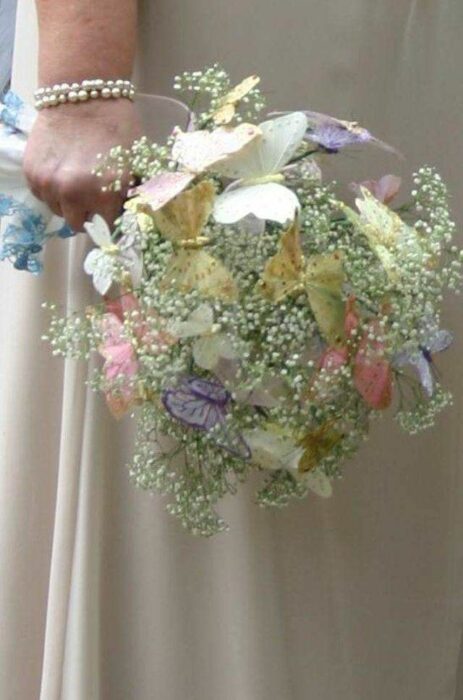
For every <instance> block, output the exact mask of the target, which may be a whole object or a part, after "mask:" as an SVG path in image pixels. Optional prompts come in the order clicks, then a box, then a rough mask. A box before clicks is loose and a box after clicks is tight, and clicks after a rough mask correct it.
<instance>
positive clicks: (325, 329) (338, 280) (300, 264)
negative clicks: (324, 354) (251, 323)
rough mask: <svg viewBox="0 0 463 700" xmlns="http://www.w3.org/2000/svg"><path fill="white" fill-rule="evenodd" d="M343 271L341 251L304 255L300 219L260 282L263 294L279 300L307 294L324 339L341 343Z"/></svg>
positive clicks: (266, 267)
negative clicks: (308, 256)
mask: <svg viewBox="0 0 463 700" xmlns="http://www.w3.org/2000/svg"><path fill="white" fill-rule="evenodd" d="M343 282H344V271H343V266H342V257H341V255H340V253H338V252H334V253H326V254H323V255H312V256H311V257H310V258H308V259H307V260H306V259H305V257H304V254H303V252H302V247H301V241H300V230H299V222H298V221H297V220H295V221H293V223H292V224H291V226H290V227H289V228H288V229H286V231H284V232H283V234H282V236H281V239H280V244H279V248H278V251H277V253H276V254H275V255H274V256H273V257H272V258H270V259H269V260H268V261H267V263H266V265H265V267H264V271H263V273H262V277H261V280H260V282H259V284H258V289H259V291H260V293H261V294H262V295H263V296H264V297H265V298H267V299H269V300H270V301H273V302H276V303H278V302H279V301H282V300H283V299H285V298H286V297H288V296H290V295H291V294H295V293H301V292H304V293H305V294H306V295H307V298H308V301H309V304H310V307H311V309H312V312H313V315H314V316H315V320H316V321H317V324H318V327H319V329H320V332H321V334H322V336H323V337H324V339H325V340H326V341H327V342H328V343H330V344H333V345H334V344H336V343H339V341H340V340H341V339H342V338H343V335H344V301H343V299H342V286H343Z"/></svg>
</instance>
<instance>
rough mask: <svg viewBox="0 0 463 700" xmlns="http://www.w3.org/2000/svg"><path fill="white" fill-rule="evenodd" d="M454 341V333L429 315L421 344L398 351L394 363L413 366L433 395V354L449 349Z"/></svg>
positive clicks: (428, 391)
mask: <svg viewBox="0 0 463 700" xmlns="http://www.w3.org/2000/svg"><path fill="white" fill-rule="evenodd" d="M452 342H453V334H452V333H451V332H450V331H446V330H441V329H439V327H438V325H437V323H436V321H435V320H434V319H433V318H432V317H431V316H428V319H427V325H426V327H425V328H424V329H423V333H422V335H421V338H420V343H419V346H418V347H416V345H413V346H411V347H409V348H404V349H403V350H401V351H400V352H398V353H397V354H396V355H395V357H394V358H393V364H394V366H395V367H404V366H406V365H410V366H411V367H413V368H414V370H415V371H416V373H417V375H418V377H419V380H420V383H421V386H422V387H423V389H424V390H425V392H426V394H427V395H428V396H432V395H433V393H434V377H433V366H434V365H433V355H434V354H436V353H438V352H443V351H444V350H447V348H449V347H450V345H451V344H452Z"/></svg>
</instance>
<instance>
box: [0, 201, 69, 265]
mask: <svg viewBox="0 0 463 700" xmlns="http://www.w3.org/2000/svg"><path fill="white" fill-rule="evenodd" d="M0 216H2V217H3V216H12V217H14V219H13V222H12V223H9V224H8V225H7V226H6V228H5V231H4V233H3V236H2V240H1V243H0V260H10V261H11V262H12V263H13V266H14V267H15V268H16V269H17V270H26V271H28V272H32V273H33V274H38V273H39V272H41V271H42V269H43V263H42V260H41V256H42V252H43V248H44V245H45V243H46V241H47V240H48V239H49V238H53V237H54V236H59V237H60V238H69V237H70V236H72V235H74V234H73V231H72V230H71V229H70V228H69V226H68V225H67V224H65V225H63V226H62V227H61V228H60V229H58V230H56V231H47V222H46V220H45V218H44V217H43V216H42V215H41V214H39V213H37V212H35V211H33V210H32V209H31V208H30V207H28V206H27V205H26V204H24V203H22V202H19V201H17V200H15V199H14V198H13V197H6V196H4V195H2V194H0Z"/></svg>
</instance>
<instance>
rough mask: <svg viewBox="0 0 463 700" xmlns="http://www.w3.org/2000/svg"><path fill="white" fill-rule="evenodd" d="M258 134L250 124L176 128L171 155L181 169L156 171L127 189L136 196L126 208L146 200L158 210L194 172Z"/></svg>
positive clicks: (219, 158)
mask: <svg viewBox="0 0 463 700" xmlns="http://www.w3.org/2000/svg"><path fill="white" fill-rule="evenodd" d="M259 136H260V130H259V128H258V127H257V126H254V125H253V124H240V125H239V126H236V127H231V126H223V127H219V128H217V129H214V131H204V130H198V131H185V132H184V131H181V130H180V129H178V130H177V131H176V132H175V142H174V145H173V147H172V158H173V159H174V160H175V161H176V162H177V163H178V165H180V166H181V168H182V170H176V171H175V172H170V171H166V172H161V173H158V174H157V175H155V176H154V177H152V178H151V179H150V180H148V181H147V182H145V183H143V184H142V185H139V186H138V187H135V188H132V189H131V190H129V196H130V197H134V195H138V196H135V197H134V198H133V199H129V201H128V202H126V204H125V207H126V209H132V210H134V211H137V208H138V207H139V206H140V205H141V207H142V208H143V204H145V205H148V206H149V209H150V210H151V211H152V212H156V211H159V209H162V207H163V206H165V205H166V204H167V203H168V202H170V201H171V200H172V199H174V197H177V195H179V194H180V193H181V192H183V191H184V190H185V189H186V188H187V187H188V186H189V185H191V183H192V182H193V180H194V179H195V178H196V177H197V175H200V174H202V173H204V172H206V171H207V170H210V169H212V168H213V167H214V166H215V165H216V164H217V163H219V162H222V161H224V160H225V159H227V158H228V157H229V156H230V155H232V154H236V153H237V152H240V151H241V150H242V149H246V148H247V147H248V145H249V144H250V143H251V142H252V141H253V140H254V139H256V138H257V137H259Z"/></svg>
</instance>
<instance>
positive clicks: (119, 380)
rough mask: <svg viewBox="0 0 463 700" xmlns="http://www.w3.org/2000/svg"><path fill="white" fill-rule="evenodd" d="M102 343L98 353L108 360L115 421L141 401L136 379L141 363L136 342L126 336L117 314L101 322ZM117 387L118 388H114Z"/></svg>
mask: <svg viewBox="0 0 463 700" xmlns="http://www.w3.org/2000/svg"><path fill="white" fill-rule="evenodd" d="M99 330H100V332H101V335H102V342H101V344H100V346H99V348H98V352H99V353H100V355H102V357H103V358H104V360H105V363H104V366H103V372H104V376H105V380H106V383H107V385H108V387H109V388H108V389H107V390H106V391H105V396H106V401H107V404H108V406H109V409H110V411H111V413H112V414H113V415H114V416H115V418H121V417H122V416H123V415H124V414H125V413H126V412H127V411H128V410H129V408H130V407H131V406H132V405H133V404H134V403H135V401H136V399H137V390H136V387H135V382H134V377H135V376H136V375H137V372H138V368H139V365H138V360H137V357H136V353H135V349H134V347H133V344H132V341H131V340H130V339H129V338H127V337H126V336H125V335H124V323H123V321H122V320H121V319H120V318H119V316H117V315H116V314H115V313H111V312H109V313H106V314H103V316H102V317H101V318H100V319H99ZM111 385H114V389H113V388H110V387H111Z"/></svg>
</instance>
